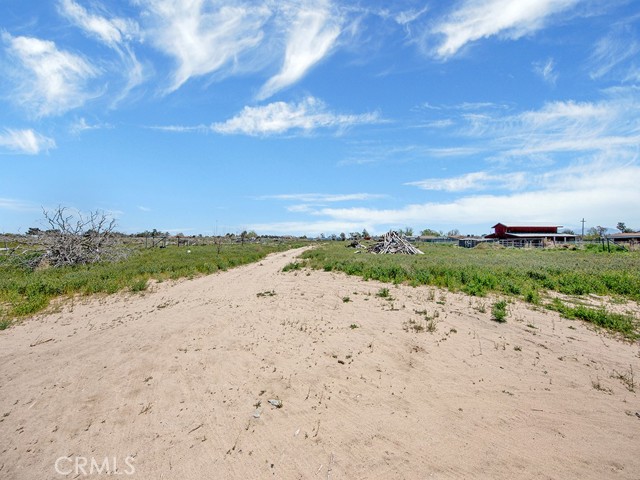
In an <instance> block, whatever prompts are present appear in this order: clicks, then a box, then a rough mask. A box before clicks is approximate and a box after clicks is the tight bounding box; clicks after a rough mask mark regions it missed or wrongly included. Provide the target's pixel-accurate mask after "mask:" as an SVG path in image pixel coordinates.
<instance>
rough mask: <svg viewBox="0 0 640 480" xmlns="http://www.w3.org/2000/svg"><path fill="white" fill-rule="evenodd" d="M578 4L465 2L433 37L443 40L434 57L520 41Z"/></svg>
mask: <svg viewBox="0 0 640 480" xmlns="http://www.w3.org/2000/svg"><path fill="white" fill-rule="evenodd" d="M578 2H579V0H518V1H513V0H465V1H464V2H463V3H462V4H461V5H460V7H459V8H457V9H456V10H455V11H454V12H453V13H452V14H451V15H450V16H449V17H448V18H447V19H445V20H443V21H441V22H440V23H439V24H437V25H436V26H435V27H434V29H433V33H436V34H439V35H442V36H444V39H443V41H442V42H441V43H440V45H439V46H438V47H437V49H436V51H435V53H436V55H437V56H438V57H440V58H443V59H447V58H449V57H452V56H453V55H455V54H456V53H457V52H458V51H459V50H460V49H461V48H463V47H464V46H465V45H467V44H468V43H470V42H474V41H476V40H480V39H482V38H488V37H491V36H494V35H500V36H502V37H505V38H509V39H514V40H515V39H518V38H520V37H522V36H524V35H527V34H530V33H532V32H535V31H536V30H539V29H541V28H543V27H544V26H545V22H546V21H547V20H548V18H549V17H551V16H552V15H555V14H557V13H560V12H563V11H565V10H568V9H570V8H572V7H574V6H575V5H577V4H578Z"/></svg>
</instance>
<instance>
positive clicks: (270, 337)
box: [0, 251, 640, 480]
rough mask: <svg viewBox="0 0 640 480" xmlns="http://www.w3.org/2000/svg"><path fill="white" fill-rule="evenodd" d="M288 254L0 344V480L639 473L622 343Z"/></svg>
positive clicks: (638, 410) (634, 356) (631, 369)
mask: <svg viewBox="0 0 640 480" xmlns="http://www.w3.org/2000/svg"><path fill="white" fill-rule="evenodd" d="M299 253H300V252H299V251H289V252H285V253H279V254H274V255H272V256H270V257H268V258H267V259H265V260H263V261H262V262H260V263H256V264H253V265H248V266H244V267H240V268H237V269H234V270H230V271H228V272H223V273H219V274H216V275H211V276H207V277H201V278H197V279H194V280H185V281H180V282H177V283H171V282H166V283H160V284H155V285H153V286H152V287H151V288H150V290H148V291H147V292H143V293H139V294H121V295H115V296H108V297H96V298H89V299H86V298H85V299H80V300H75V301H73V302H71V301H68V302H66V303H64V304H63V305H62V306H61V307H60V308H59V309H58V311H56V312H52V313H49V314H47V315H42V316H38V317H36V318H33V319H29V320H26V321H24V322H23V323H22V324H20V325H18V326H15V327H12V328H10V329H8V330H6V331H3V332H0V478H2V479H7V480H14V479H15V480H21V479H34V480H35V479H37V480H45V479H63V478H101V477H105V476H107V471H109V472H110V473H111V474H112V475H113V474H114V473H117V474H119V475H118V477H117V478H123V479H124V478H131V479H183V480H190V479H198V480H200V479H254V478H255V479H262V478H278V479H307V478H308V479H430V478H434V479H458V478H469V479H471V478H474V479H475V478H487V479H489V478H490V479H513V478H536V479H538V478H549V479H570V478H580V479H598V480H601V479H618V478H619V479H638V478H640V397H639V395H640V394H639V391H640V385H639V384H640V348H639V345H638V343H636V344H629V343H623V342H621V341H619V340H616V339H614V338H612V337H610V336H606V335H603V334H600V333H597V332H594V331H593V330H591V329H590V328H588V326H586V325H584V324H583V323H580V322H575V321H570V320H564V319H561V318H559V317H558V316H557V315H556V314H554V313H552V312H544V311H534V310H532V309H531V308H530V307H528V306H526V305H524V304H519V303H516V304H513V303H512V304H510V305H509V317H508V322H507V323H506V324H498V323H496V322H493V321H491V319H490V305H491V299H477V298H471V297H467V296H465V295H458V294H453V293H449V292H445V291H440V290H437V289H433V288H428V287H420V288H411V287H408V286H400V287H394V286H389V285H386V286H387V287H389V292H390V295H391V297H392V299H388V298H387V299H385V298H380V297H378V296H376V293H377V292H378V291H379V290H380V288H381V287H383V286H385V285H382V284H379V283H377V282H365V281H362V280H360V279H358V278H355V277H347V276H345V275H342V274H335V273H327V272H318V271H307V270H300V271H294V272H287V273H283V272H282V271H281V270H282V267H283V266H284V265H286V264H287V263H289V262H291V261H292V260H293V259H294V258H295V257H296V255H297V254H299ZM346 300H348V301H346ZM483 310H484V311H483ZM425 312H426V313H425ZM427 316H429V317H430V318H432V319H433V325H434V326H435V331H433V332H429V331H427V330H428V327H429V322H428V321H427ZM416 325H420V326H423V327H426V328H425V330H422V331H419V329H420V327H417V328H416ZM632 375H635V377H634V382H635V387H634V388H633V389H634V390H635V392H634V391H631V389H632V388H630V385H629V382H628V380H629V379H630V378H631V376H632ZM269 400H279V401H280V402H281V408H276V407H274V406H272V405H271V404H270V403H269V402H268V401H269ZM85 462H86V464H85ZM92 462H93V463H94V464H93V465H92ZM96 467H99V469H98V468H96ZM116 469H117V472H115V471H114V470H116Z"/></svg>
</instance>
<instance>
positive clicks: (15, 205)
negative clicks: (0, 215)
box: [0, 198, 40, 212]
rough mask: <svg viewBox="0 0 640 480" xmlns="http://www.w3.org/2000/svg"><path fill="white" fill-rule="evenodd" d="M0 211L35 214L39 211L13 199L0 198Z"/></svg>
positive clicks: (33, 206)
mask: <svg viewBox="0 0 640 480" xmlns="http://www.w3.org/2000/svg"><path fill="white" fill-rule="evenodd" d="M0 210H10V211H13V212H35V211H38V210H40V207H37V206H35V205H33V204H32V203H28V202H23V201H22V200H16V199H14V198H0Z"/></svg>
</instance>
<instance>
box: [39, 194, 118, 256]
mask: <svg viewBox="0 0 640 480" xmlns="http://www.w3.org/2000/svg"><path fill="white" fill-rule="evenodd" d="M42 212H43V215H44V218H45V221H46V223H47V224H48V225H49V227H50V228H49V229H48V230H46V231H45V232H44V233H43V234H42V235H41V236H40V239H39V241H40V243H41V244H42V246H43V247H44V248H45V252H44V254H43V256H42V258H41V262H42V261H45V262H47V263H48V264H49V265H51V266H54V267H60V266H64V265H83V264H88V263H96V262H102V261H113V260H117V259H119V258H122V257H123V256H126V251H124V250H123V249H121V248H118V247H119V246H120V244H119V241H118V238H117V236H116V235H115V227H116V221H115V219H114V218H112V217H111V216H109V215H108V214H106V213H105V212H102V211H99V210H96V211H94V212H89V213H88V214H85V215H83V214H82V213H79V212H78V213H76V214H72V213H69V210H68V209H67V208H65V207H61V206H59V207H58V208H56V209H55V210H52V211H48V210H45V209H43V210H42Z"/></svg>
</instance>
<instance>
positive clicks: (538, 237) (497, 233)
mask: <svg viewBox="0 0 640 480" xmlns="http://www.w3.org/2000/svg"><path fill="white" fill-rule="evenodd" d="M561 226H562V225H505V224H504V223H496V224H495V225H494V226H493V227H491V228H493V233H491V234H489V235H486V236H485V237H484V238H489V239H496V240H499V241H500V243H506V242H509V243H513V245H514V246H529V245H530V246H542V245H543V244H544V242H545V241H547V242H554V243H556V242H559V243H566V242H575V241H576V236H575V235H572V234H569V233H558V228H560V227H561Z"/></svg>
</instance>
